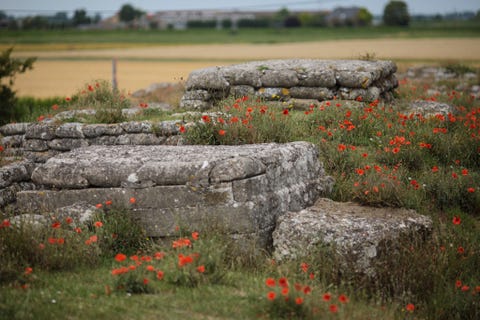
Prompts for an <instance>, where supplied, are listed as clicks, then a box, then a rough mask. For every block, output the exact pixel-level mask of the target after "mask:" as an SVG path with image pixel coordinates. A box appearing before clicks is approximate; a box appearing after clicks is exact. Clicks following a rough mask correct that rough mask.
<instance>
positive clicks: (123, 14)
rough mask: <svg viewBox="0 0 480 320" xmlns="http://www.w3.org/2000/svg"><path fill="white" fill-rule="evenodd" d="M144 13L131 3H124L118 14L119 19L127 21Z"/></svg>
mask: <svg viewBox="0 0 480 320" xmlns="http://www.w3.org/2000/svg"><path fill="white" fill-rule="evenodd" d="M143 14H144V12H143V11H142V10H138V9H136V8H134V7H133V6H132V5H131V4H124V5H123V6H122V7H121V8H120V12H119V14H118V16H119V18H120V21H123V22H126V23H129V22H132V21H133V20H135V19H136V18H139V17H141V16H142V15H143Z"/></svg>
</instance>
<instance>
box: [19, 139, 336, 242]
mask: <svg viewBox="0 0 480 320" xmlns="http://www.w3.org/2000/svg"><path fill="white" fill-rule="evenodd" d="M32 180H33V182H34V183H35V184H37V185H43V186H45V190H40V191H25V192H20V193H18V194H17V204H18V206H19V207H20V209H21V210H23V211H24V212H38V211H39V210H47V211H53V210H55V209H56V208H60V207H65V206H69V205H72V204H74V203H78V202H87V203H90V204H93V205H95V204H96V203H100V202H104V201H106V200H112V201H113V202H114V203H117V204H119V205H123V206H127V207H130V208H132V210H133V211H134V212H135V214H136V215H137V217H138V218H139V219H140V221H141V222H142V223H143V225H144V226H145V228H146V230H147V233H148V234H149V235H150V236H167V235H171V234H173V233H174V232H175V226H176V225H185V226H188V227H191V228H195V229H202V228H204V227H205V226H208V225H210V226H211V225H212V224H220V225H221V226H222V228H224V229H225V230H226V231H227V232H228V233H231V234H237V235H249V236H250V235H252V239H255V240H256V241H257V242H258V243H259V244H261V245H262V246H267V245H268V244H269V243H271V233H272V231H273V229H274V227H275V224H276V220H277V217H279V216H281V215H282V214H284V213H286V212H287V211H298V210H301V209H303V208H305V207H307V206H309V205H311V204H313V203H314V201H315V200H316V199H317V198H318V196H319V195H320V194H322V193H324V192H327V191H329V190H330V189H331V186H332V180H331V178H330V177H327V176H325V172H324V169H323V166H322V164H321V162H319V160H318V152H317V149H316V147H315V146H314V145H313V144H310V143H307V142H294V143H288V144H258V145H243V146H198V145H196V146H90V147H86V148H79V149H75V150H73V151H70V152H68V153H63V154H60V155H57V156H55V157H53V158H50V159H49V160H48V161H47V162H46V163H45V164H43V165H40V166H38V167H37V168H36V169H35V170H34V172H33V174H32ZM131 197H134V198H135V199H136V203H135V204H131V203H130V202H129V199H130V198H131Z"/></svg>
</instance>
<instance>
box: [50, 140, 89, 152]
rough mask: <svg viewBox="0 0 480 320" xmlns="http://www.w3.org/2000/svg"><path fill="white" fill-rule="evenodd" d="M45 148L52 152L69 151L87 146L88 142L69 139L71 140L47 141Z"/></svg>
mask: <svg viewBox="0 0 480 320" xmlns="http://www.w3.org/2000/svg"><path fill="white" fill-rule="evenodd" d="M47 146H48V147H49V148H50V149H53V150H58V151H70V150H72V149H77V148H81V147H86V146H88V141H87V140H85V139H71V138H65V139H53V140H51V141H47Z"/></svg>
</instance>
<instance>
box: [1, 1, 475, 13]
mask: <svg viewBox="0 0 480 320" xmlns="http://www.w3.org/2000/svg"><path fill="white" fill-rule="evenodd" d="M404 1H405V2H406V3H407V5H408V8H409V12H410V14H436V13H440V14H444V13H451V12H463V11H474V12H477V11H478V10H480V0H404ZM388 2H389V0H336V1H330V0H317V1H312V0H310V1H308V0H278V1H274V0H235V1H230V0H222V1H213V0H201V1H198V0H173V1H172V0H167V1H160V0H158V1H151V0H150V1H149V0H121V1H114V0H101V1H99V0H83V1H79V0H61V1H60V0H1V1H0V10H4V11H6V12H7V14H9V15H35V14H44V15H50V14H54V13H55V12H58V11H68V12H69V13H73V11H74V10H75V9H82V8H83V9H86V10H87V11H88V13H89V14H91V15H93V14H95V13H97V12H98V13H101V14H102V15H103V16H110V15H113V14H114V13H115V12H116V11H118V10H119V9H120V7H121V6H122V5H123V4H125V3H130V4H131V5H133V6H134V7H136V8H139V9H141V10H144V11H147V12H156V11H163V10H188V9H225V10H227V9H238V10H254V11H257V10H258V11H259V10H273V11H274V10H278V9H280V8H281V7H287V8H288V9H290V10H325V9H333V8H335V7H338V6H344V7H348V6H359V7H366V8H367V9H368V10H369V11H370V12H371V13H373V14H374V15H381V14H382V13H383V9H384V7H385V5H386V4H387V3H388Z"/></svg>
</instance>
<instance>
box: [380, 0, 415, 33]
mask: <svg viewBox="0 0 480 320" xmlns="http://www.w3.org/2000/svg"><path fill="white" fill-rule="evenodd" d="M383 23H384V24H385V25H387V26H405V27H406V26H408V24H409V23H410V15H409V13H408V7H407V4H406V3H405V2H403V1H390V2H389V3H388V4H387V5H386V6H385V9H384V10H383Z"/></svg>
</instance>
